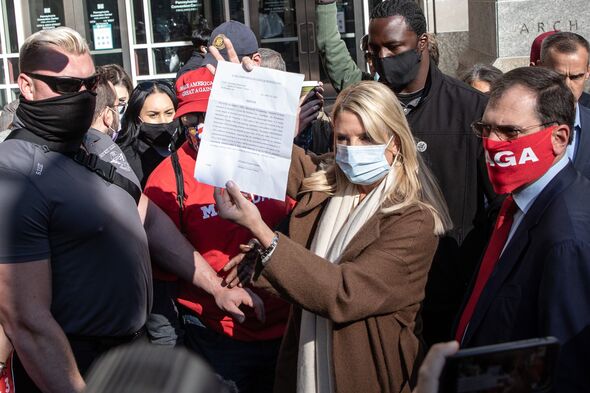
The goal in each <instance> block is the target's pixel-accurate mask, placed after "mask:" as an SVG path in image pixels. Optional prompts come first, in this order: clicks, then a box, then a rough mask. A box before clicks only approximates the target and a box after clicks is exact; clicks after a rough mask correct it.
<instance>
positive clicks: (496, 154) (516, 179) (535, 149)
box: [482, 126, 557, 194]
mask: <svg viewBox="0 0 590 393" xmlns="http://www.w3.org/2000/svg"><path fill="white" fill-rule="evenodd" d="M556 128H557V126H551V127H548V128H544V129H542V130H541V131H538V132H535V133H533V134H529V135H525V136H522V137H520V138H516V139H512V140H509V141H496V140H492V139H490V138H482V139H483V148H484V152H485V157H486V165H487V167H488V175H489V177H490V182H491V183H492V186H493V187H494V191H495V192H496V193H498V194H506V193H509V192H512V191H514V190H516V189H517V188H519V187H521V186H523V185H525V184H528V183H531V182H533V181H535V180H537V179H538V178H540V177H541V176H542V175H543V174H544V173H545V172H547V170H548V169H549V168H550V167H551V165H553V160H554V159H555V154H554V153H553V143H552V142H551V137H552V135H553V130H555V129H556Z"/></svg>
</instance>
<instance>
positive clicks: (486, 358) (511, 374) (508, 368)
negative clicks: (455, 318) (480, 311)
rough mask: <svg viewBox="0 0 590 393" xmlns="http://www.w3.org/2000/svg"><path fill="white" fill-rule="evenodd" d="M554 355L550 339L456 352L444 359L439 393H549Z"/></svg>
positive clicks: (555, 344)
mask: <svg viewBox="0 0 590 393" xmlns="http://www.w3.org/2000/svg"><path fill="white" fill-rule="evenodd" d="M558 352H559V341H558V340H557V339H556V338H554V337H545V338H535V339H531V340H523V341H513V342H509V343H502V344H497V345H489V346H484V347H478V348H469V349H463V350H460V351H459V352H457V353H456V354H455V355H452V356H450V357H448V358H447V360H446V364H445V367H444V369H443V371H442V374H441V377H440V383H439V392H441V393H450V392H453V393H471V392H480V393H496V392H521V393H527V392H535V393H536V392H550V391H552V389H553V379H554V373H555V367H556V365H557V355H558Z"/></svg>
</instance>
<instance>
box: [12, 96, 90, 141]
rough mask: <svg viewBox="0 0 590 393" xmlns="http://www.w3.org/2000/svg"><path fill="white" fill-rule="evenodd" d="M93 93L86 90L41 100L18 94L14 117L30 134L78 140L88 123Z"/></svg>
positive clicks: (64, 139)
mask: <svg viewBox="0 0 590 393" xmlns="http://www.w3.org/2000/svg"><path fill="white" fill-rule="evenodd" d="M95 105H96V94H95V93H92V92H90V91H88V90H83V91H80V92H78V93H71V94H62V95H60V96H57V97H52V98H47V99H45V100H38V101H29V100H27V99H25V98H23V97H21V98H20V102H19V105H18V108H17V110H16V117H17V118H18V119H19V120H20V121H21V122H22V124H23V126H24V127H25V128H26V129H28V130H29V131H31V132H32V133H33V134H35V135H37V136H40V137H41V138H43V139H45V140H47V141H50V142H75V141H77V140H80V141H81V140H82V138H83V137H84V134H86V132H87V131H88V129H89V128H90V125H91V124H92V117H93V116H94V106H95Z"/></svg>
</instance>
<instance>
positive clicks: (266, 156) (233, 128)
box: [195, 62, 303, 200]
mask: <svg viewBox="0 0 590 393" xmlns="http://www.w3.org/2000/svg"><path fill="white" fill-rule="evenodd" d="M302 83H303V75H301V74H293V73H288V72H281V71H276V70H272V69H268V68H261V67H256V68H254V70H253V71H251V72H247V71H245V70H244V69H243V68H242V66H241V64H233V63H229V62H219V64H218V66H217V72H216V73H215V80H214V81H213V88H212V89H211V96H210V97H209V105H208V107H207V116H206V118H205V128H204V131H203V134H202V135H203V136H202V140H201V144H200V146H199V154H198V155H197V164H196V166H195V178H196V179H197V180H198V181H199V182H201V183H205V184H210V185H213V186H217V187H224V186H225V183H226V182H227V181H228V180H233V181H235V182H236V183H237V184H238V185H239V187H240V189H241V190H242V191H244V192H247V193H252V194H255V195H260V196H263V197H268V198H273V199H278V200H285V193H286V189H287V177H288V173H289V165H290V163H291V150H292V146H293V136H294V134H295V124H296V118H297V109H298V105H299V93H300V91H301V85H302Z"/></svg>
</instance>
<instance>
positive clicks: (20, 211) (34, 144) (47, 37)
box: [0, 27, 256, 393]
mask: <svg viewBox="0 0 590 393" xmlns="http://www.w3.org/2000/svg"><path fill="white" fill-rule="evenodd" d="M19 60H20V72H21V73H20V74H19V76H18V85H19V89H20V93H21V100H20V104H19V107H18V109H17V112H16V117H15V120H14V126H15V129H14V130H13V131H12V133H11V134H10V136H9V137H8V138H7V140H6V141H5V142H3V143H2V144H0V297H1V298H2V302H0V324H1V325H2V327H3V328H4V330H5V332H6V335H7V336H8V337H9V339H10V341H11V342H12V344H13V346H14V349H15V353H14V356H13V359H12V361H13V374H14V376H15V381H14V383H15V388H16V389H17V391H19V392H20V391H23V392H39V391H42V392H56V393H57V392H63V393H66V392H81V391H82V390H83V389H84V387H85V383H84V380H83V378H82V375H83V374H84V373H85V371H86V370H87V369H88V367H89V366H90V364H91V363H92V362H93V361H94V359H96V358H97V357H98V356H100V355H101V354H102V353H103V352H105V351H107V350H108V349H110V348H112V347H114V346H118V345H121V344H125V343H130V342H132V341H135V340H136V339H138V338H140V337H142V335H143V333H144V331H145V328H144V325H145V322H146V317H147V314H148V312H149V310H150V308H151V303H152V278H151V276H152V274H151V267H150V254H151V257H152V259H153V260H154V261H157V263H159V265H160V266H162V267H164V268H166V269H167V270H169V271H170V272H172V273H174V274H176V275H177V276H178V277H179V278H181V279H183V280H185V281H187V282H191V283H193V284H194V285H196V286H199V287H200V288H202V289H203V290H204V291H206V292H208V293H210V294H212V295H213V296H214V297H215V301H216V304H217V305H218V306H219V307H220V308H221V309H222V310H224V311H225V312H227V313H228V314H230V315H231V316H232V317H235V318H237V319H239V320H242V318H243V315H244V314H243V312H242V311H241V310H239V309H238V307H239V306H240V305H241V304H246V305H250V306H253V305H254V302H255V301H256V299H253V298H252V297H251V296H250V295H249V294H248V293H247V292H245V291H244V290H242V291H239V292H233V291H229V290H227V289H226V288H222V287H221V285H220V283H221V278H220V277H218V276H217V275H216V274H215V272H214V271H212V269H211V268H210V266H209V265H208V264H207V262H206V261H204V260H203V258H202V257H201V256H200V254H198V253H196V252H195V251H194V248H192V247H191V246H190V244H189V243H188V242H186V240H184V238H183V237H182V235H180V234H179V232H178V230H176V228H175V226H174V224H173V223H172V221H171V220H170V219H168V217H166V216H165V215H164V214H163V213H162V212H161V211H160V210H159V209H157V208H156V207H155V206H154V205H153V204H151V203H150V202H149V201H148V200H147V198H146V197H145V196H142V197H141V199H139V206H138V205H137V204H136V200H135V199H134V198H133V197H132V196H131V194H130V193H129V192H128V191H127V190H125V189H123V188H122V187H120V186H118V185H117V184H115V183H113V182H112V181H110V180H112V173H110V174H109V173H104V171H102V173H101V174H100V175H99V174H97V173H95V172H97V171H96V169H95V170H88V169H92V168H91V164H92V162H95V161H97V159H96V157H93V156H92V155H91V154H88V153H87V152H85V151H84V150H82V149H80V146H81V144H82V141H83V139H84V136H85V134H86V132H87V130H88V128H89V127H90V125H91V123H92V120H93V114H94V110H95V107H96V93H95V90H96V86H97V83H98V80H99V78H98V75H96V74H95V69H94V64H93V62H92V58H91V57H90V53H89V49H88V45H87V44H86V42H85V41H84V39H83V38H82V37H81V36H80V35H79V34H78V33H77V32H76V31H74V30H72V29H69V28H66V27H60V28H56V29H53V30H47V31H40V32H37V33H35V34H33V35H32V36H30V37H29V38H27V40H25V42H24V44H23V46H22V48H21V50H20V58H19ZM81 151H82V152H85V154H80V152H81ZM105 180H106V181H105ZM137 197H138V198H139V195H137ZM138 208H139V213H138ZM142 221H143V222H142ZM144 228H145V230H144ZM146 233H147V236H146ZM175 236H176V237H175ZM148 238H149V240H150V244H149V247H150V249H149V250H148Z"/></svg>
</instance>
